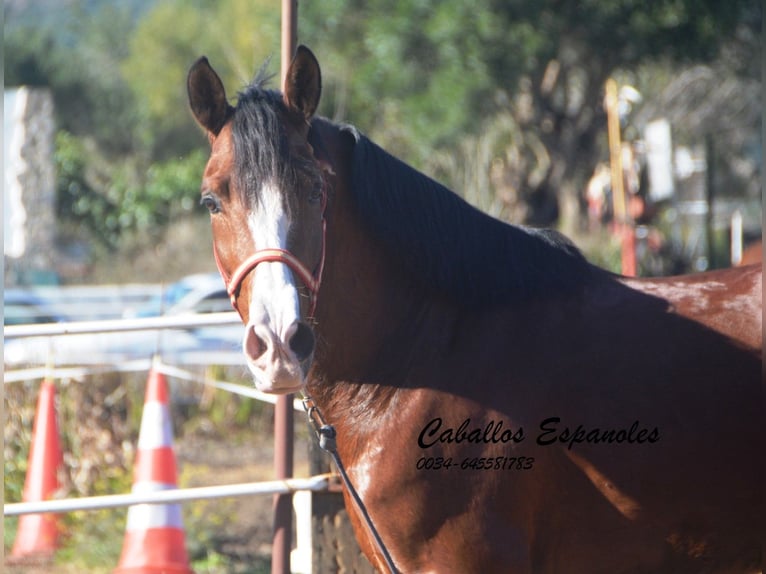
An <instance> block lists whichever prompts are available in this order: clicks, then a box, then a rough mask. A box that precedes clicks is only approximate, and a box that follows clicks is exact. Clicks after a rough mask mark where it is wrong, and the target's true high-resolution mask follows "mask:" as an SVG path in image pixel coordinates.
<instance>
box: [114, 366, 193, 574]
mask: <svg viewBox="0 0 766 574" xmlns="http://www.w3.org/2000/svg"><path fill="white" fill-rule="evenodd" d="M176 476H177V472H176V459H175V455H174V453H173V428H172V426H171V420H170V411H169V409H168V386H167V382H166V381H165V376H164V375H163V374H162V373H159V372H158V371H157V370H156V369H155V368H152V370H151V371H150V372H149V380H148V382H147V386H146V398H145V401H144V410H143V414H142V417H141V429H140V431H139V434H138V452H137V453H136V463H135V469H134V474H133V492H142V493H143V492H154V491H158V490H168V489H174V488H177V478H176ZM191 572H192V570H191V568H190V567H189V558H188V556H187V554H186V541H185V535H184V530H183V524H182V519H181V505H180V504H138V505H135V506H131V507H130V509H129V510H128V524H127V528H126V531H125V540H124V542H123V546H122V556H121V557H120V563H119V565H118V566H117V569H116V570H115V574H153V573H157V574H159V573H167V574H170V573H184V574H186V573H191Z"/></svg>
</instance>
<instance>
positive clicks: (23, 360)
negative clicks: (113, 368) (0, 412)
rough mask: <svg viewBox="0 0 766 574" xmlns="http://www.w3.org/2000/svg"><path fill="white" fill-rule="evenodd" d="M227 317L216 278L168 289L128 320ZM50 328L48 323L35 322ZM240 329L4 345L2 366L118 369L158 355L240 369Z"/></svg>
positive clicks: (90, 336) (185, 281) (228, 307)
mask: <svg viewBox="0 0 766 574" xmlns="http://www.w3.org/2000/svg"><path fill="white" fill-rule="evenodd" d="M224 311H232V307H231V303H230V301H229V296H228V294H227V293H226V290H225V289H224V285H223V281H222V280H221V278H220V276H219V275H217V274H215V275H213V274H206V275H192V276H189V277H186V278H184V279H182V280H181V281H178V282H177V283H174V284H173V285H171V286H170V287H169V288H168V289H167V290H165V292H164V293H163V295H162V296H161V297H160V296H158V297H157V298H156V299H155V300H153V301H151V302H150V303H149V304H147V305H146V306H144V307H141V308H139V310H138V311H137V312H134V313H129V315H132V317H133V318H136V317H152V316H159V315H166V316H179V315H194V314H204V313H213V312H224ZM40 322H49V321H40ZM242 332H243V327H242V325H241V324H238V323H237V324H231V325H221V326H210V327H200V328H189V329H172V330H153V331H152V330H148V331H133V332H116V333H113V332H105V333H100V334H82V335H66V336H59V337H34V338H20V339H7V338H6V341H5V345H4V360H5V365H6V366H9V367H11V368H13V367H18V366H28V365H43V364H46V363H47V362H48V361H49V360H52V361H53V362H54V363H55V364H56V365H95V364H99V365H102V364H115V365H116V364H120V363H123V362H125V361H129V360H133V359H142V358H146V359H148V358H151V357H152V356H153V355H154V354H155V353H158V354H159V355H160V356H161V357H162V358H163V360H164V361H165V362H168V363H176V364H241V361H242V358H241V340H242Z"/></svg>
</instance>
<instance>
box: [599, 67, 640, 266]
mask: <svg viewBox="0 0 766 574" xmlns="http://www.w3.org/2000/svg"><path fill="white" fill-rule="evenodd" d="M618 97H619V96H618V93H617V82H615V81H614V79H612V78H609V79H608V80H607V81H606V97H605V98H604V107H605V108H606V119H607V130H608V132H607V133H608V137H609V160H610V161H609V165H610V167H611V174H612V205H613V210H614V223H615V228H616V229H617V232H618V233H619V235H620V238H621V240H622V274H623V275H627V276H634V275H635V274H636V236H635V231H634V230H633V225H632V224H631V221H630V215H629V213H628V208H627V201H626V198H625V187H624V185H623V166H622V138H621V135H620V117H619V114H618V112H617V104H618Z"/></svg>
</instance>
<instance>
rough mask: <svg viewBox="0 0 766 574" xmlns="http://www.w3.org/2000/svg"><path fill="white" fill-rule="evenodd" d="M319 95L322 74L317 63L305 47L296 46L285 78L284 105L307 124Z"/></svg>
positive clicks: (314, 109)
mask: <svg viewBox="0 0 766 574" xmlns="http://www.w3.org/2000/svg"><path fill="white" fill-rule="evenodd" d="M321 95H322V73H321V71H320V70H319V62H318V61H317V59H316V56H314V54H313V53H312V51H311V50H309V49H308V48H307V47H306V46H298V49H297V50H296V52H295V57H294V58H293V61H292V62H291V63H290V67H289V68H288V70H287V76H286V77H285V95H284V100H285V104H287V107H288V108H290V109H291V110H293V111H296V112H298V113H300V114H302V115H303V117H304V118H305V119H306V121H307V122H308V121H309V120H310V119H311V118H312V117H313V116H314V112H316V110H317V107H318V106H319V98H320V96H321Z"/></svg>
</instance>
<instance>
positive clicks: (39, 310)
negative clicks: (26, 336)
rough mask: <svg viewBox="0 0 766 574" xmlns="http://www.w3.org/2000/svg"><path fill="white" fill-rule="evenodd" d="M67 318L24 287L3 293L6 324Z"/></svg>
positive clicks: (55, 320)
mask: <svg viewBox="0 0 766 574" xmlns="http://www.w3.org/2000/svg"><path fill="white" fill-rule="evenodd" d="M66 320H67V319H66V317H64V316H63V315H61V314H60V313H58V312H57V311H55V310H54V309H53V308H52V307H51V305H50V304H49V303H48V302H47V301H45V300H44V299H42V298H41V297H38V296H37V295H34V294H32V293H29V292H27V291H24V290H22V289H7V290H6V291H5V292H4V293H3V324H4V325H27V324H30V323H61V322H63V321H66Z"/></svg>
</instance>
